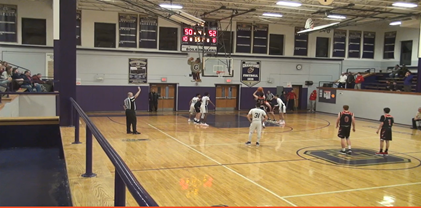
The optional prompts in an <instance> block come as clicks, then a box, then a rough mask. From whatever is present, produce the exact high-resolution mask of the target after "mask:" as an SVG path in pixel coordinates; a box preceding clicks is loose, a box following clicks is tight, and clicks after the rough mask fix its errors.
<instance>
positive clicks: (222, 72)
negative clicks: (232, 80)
mask: <svg viewBox="0 0 421 208" xmlns="http://www.w3.org/2000/svg"><path fill="white" fill-rule="evenodd" d="M216 74H217V75H218V77H219V78H223V77H224V74H225V72H224V71H216Z"/></svg>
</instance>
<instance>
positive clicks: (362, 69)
mask: <svg viewBox="0 0 421 208" xmlns="http://www.w3.org/2000/svg"><path fill="white" fill-rule="evenodd" d="M350 71H357V72H366V71H369V72H370V73H376V69H375V68H348V69H346V72H347V73H348V72H350Z"/></svg>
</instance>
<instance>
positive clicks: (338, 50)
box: [332, 30, 346, 58]
mask: <svg viewBox="0 0 421 208" xmlns="http://www.w3.org/2000/svg"><path fill="white" fill-rule="evenodd" d="M345 50H346V30H335V31H334V32H333V51H332V57H341V58H345Z"/></svg>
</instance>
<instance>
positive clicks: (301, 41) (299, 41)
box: [294, 27, 308, 56]
mask: <svg viewBox="0 0 421 208" xmlns="http://www.w3.org/2000/svg"><path fill="white" fill-rule="evenodd" d="M301 30H304V28H302V27H296V28H295V40H294V56H307V51H308V33H303V34H298V32H299V31H301Z"/></svg>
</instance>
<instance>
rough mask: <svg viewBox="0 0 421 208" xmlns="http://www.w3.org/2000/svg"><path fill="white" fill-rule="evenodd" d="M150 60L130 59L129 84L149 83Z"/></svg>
mask: <svg viewBox="0 0 421 208" xmlns="http://www.w3.org/2000/svg"><path fill="white" fill-rule="evenodd" d="M147 75H148V59H144V58H129V84H144V83H147V82H148V76H147Z"/></svg>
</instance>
